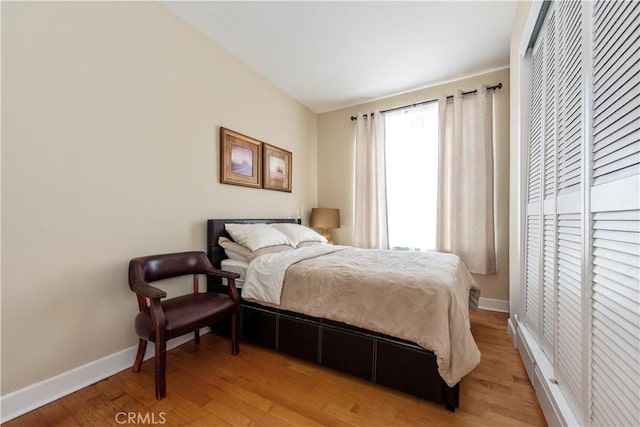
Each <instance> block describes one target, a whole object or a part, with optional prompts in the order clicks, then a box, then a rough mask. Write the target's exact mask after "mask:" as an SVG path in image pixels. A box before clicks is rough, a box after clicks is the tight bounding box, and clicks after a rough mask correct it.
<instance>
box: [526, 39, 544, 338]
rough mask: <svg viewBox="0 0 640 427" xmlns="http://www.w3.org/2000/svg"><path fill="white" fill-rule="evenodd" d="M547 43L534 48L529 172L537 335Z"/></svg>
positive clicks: (530, 322) (530, 309)
mask: <svg viewBox="0 0 640 427" xmlns="http://www.w3.org/2000/svg"><path fill="white" fill-rule="evenodd" d="M543 44H544V43H543V42H542V41H540V42H538V43H537V44H536V46H535V47H534V50H533V54H532V59H531V66H532V83H531V105H530V127H529V172H528V186H527V221H526V227H527V231H526V246H525V247H526V263H525V281H526V285H525V286H526V292H525V295H524V298H525V304H524V306H525V322H526V324H527V326H528V327H529V329H530V330H531V331H532V332H533V333H534V334H536V335H538V334H539V333H540V309H541V307H542V305H541V304H542V300H541V298H540V290H541V285H540V281H541V280H540V265H541V264H540V260H541V238H540V233H541V228H540V227H541V215H540V210H541V200H542V161H543V154H542V146H543V129H542V121H543V99H542V98H543V87H542V85H543V80H544V79H543V69H544V55H543V52H544V50H543V49H544V47H543Z"/></svg>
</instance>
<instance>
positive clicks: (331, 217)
mask: <svg viewBox="0 0 640 427" xmlns="http://www.w3.org/2000/svg"><path fill="white" fill-rule="evenodd" d="M310 225H311V226H312V227H316V228H340V209H336V208H313V209H311V222H310Z"/></svg>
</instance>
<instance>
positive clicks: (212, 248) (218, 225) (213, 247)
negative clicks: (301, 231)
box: [207, 218, 300, 292]
mask: <svg viewBox="0 0 640 427" xmlns="http://www.w3.org/2000/svg"><path fill="white" fill-rule="evenodd" d="M272 222H288V223H292V224H300V220H299V219H293V218H276V219H209V220H207V255H208V256H209V259H210V260H211V263H212V264H213V266H214V267H216V268H220V263H221V262H222V260H223V259H226V258H227V256H226V255H225V253H224V249H222V247H221V246H220V245H218V239H219V238H220V236H224V237H230V236H229V233H227V230H225V228H224V225H225V224H231V223H234V224H268V223H272ZM207 284H208V290H209V291H214V290H216V291H220V286H221V285H222V280H221V279H220V278H219V277H209V279H208V280H207ZM224 292H226V291H224Z"/></svg>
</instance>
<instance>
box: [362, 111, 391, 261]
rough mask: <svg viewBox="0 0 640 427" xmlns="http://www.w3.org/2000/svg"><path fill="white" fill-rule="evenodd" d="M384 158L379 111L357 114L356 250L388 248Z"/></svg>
mask: <svg viewBox="0 0 640 427" xmlns="http://www.w3.org/2000/svg"><path fill="white" fill-rule="evenodd" d="M365 115H366V116H367V117H366V118H365ZM384 156H385V148H384V117H382V114H380V112H379V111H374V112H369V113H360V114H358V121H357V127H356V162H355V163H356V164H355V171H356V176H355V202H354V203H355V204H354V227H353V228H354V246H356V247H359V248H367V249H388V248H389V239H388V232H387V197H386V194H387V190H386V180H385V175H386V172H385V157H384Z"/></svg>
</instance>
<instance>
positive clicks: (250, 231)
mask: <svg viewBox="0 0 640 427" xmlns="http://www.w3.org/2000/svg"><path fill="white" fill-rule="evenodd" d="M224 228H225V229H226V230H227V232H228V233H229V235H230V236H231V237H232V238H233V240H234V241H235V242H236V243H238V244H240V245H242V246H246V247H247V248H249V249H250V250H252V251H255V250H257V249H261V248H266V247H267V246H276V245H289V246H293V245H292V244H291V241H290V240H289V238H288V237H287V236H285V235H284V234H282V233H281V232H279V231H278V230H276V229H275V228H271V227H269V226H268V225H267V224H225V225H224Z"/></svg>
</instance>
